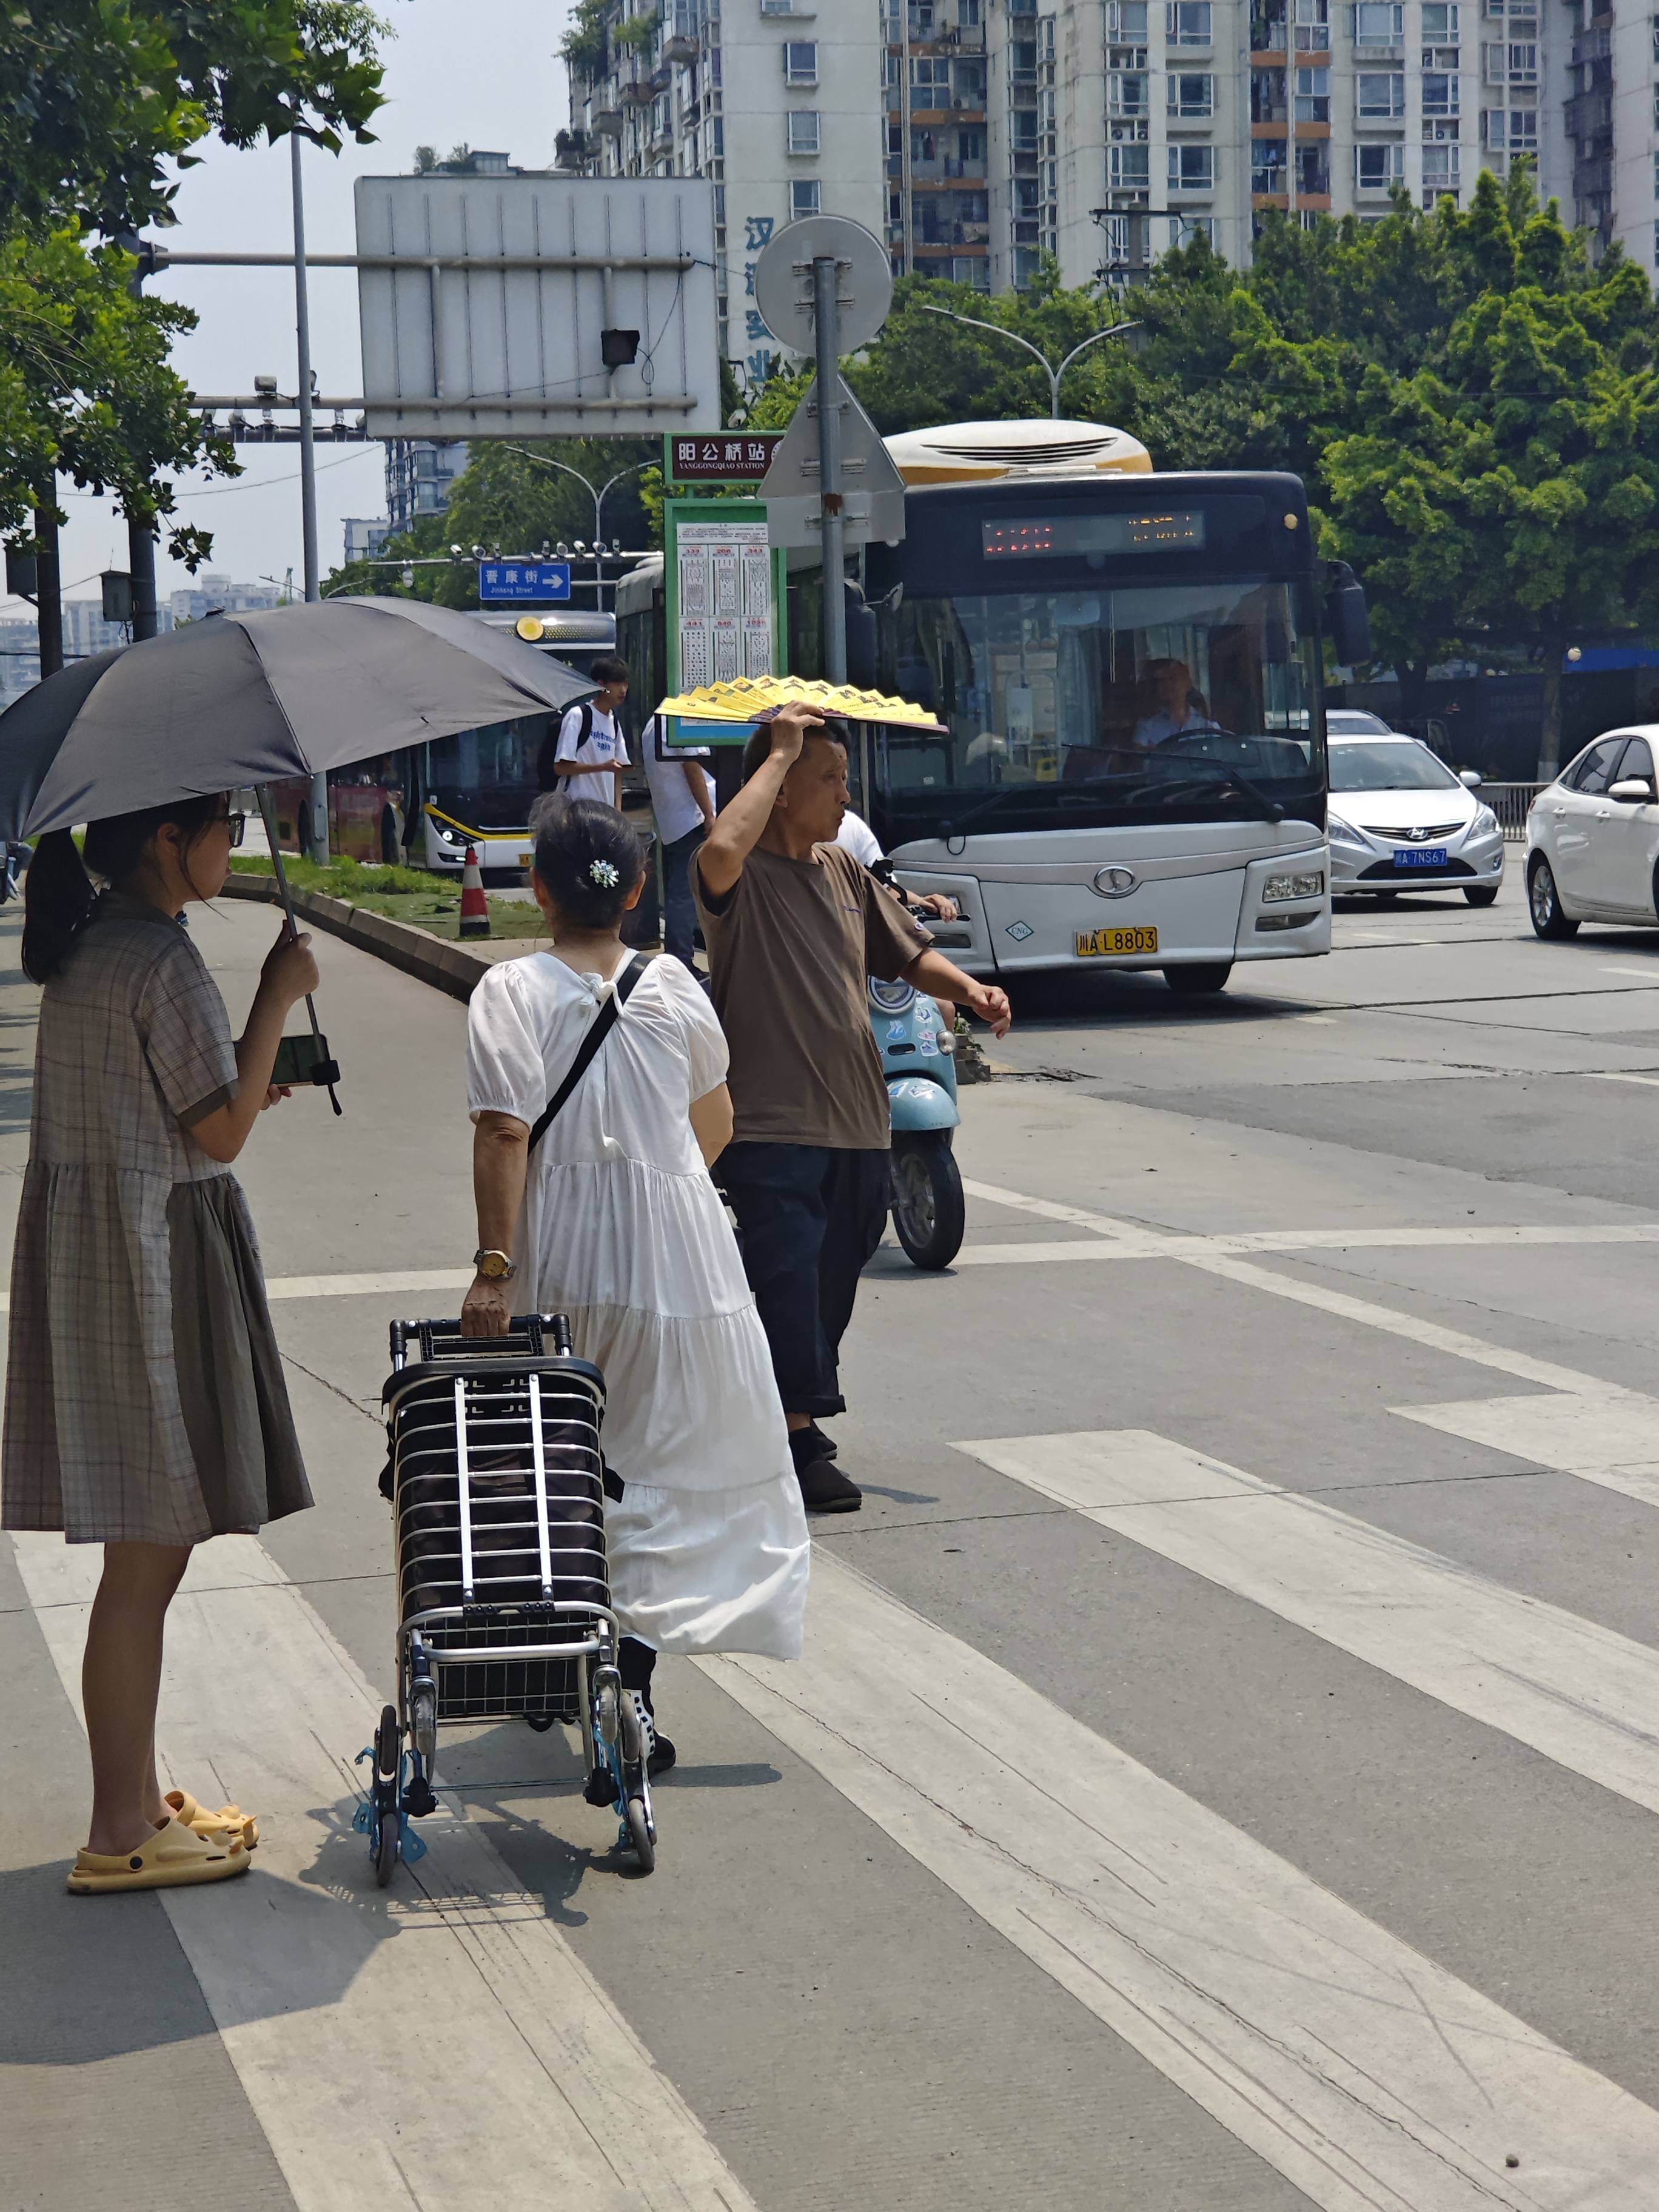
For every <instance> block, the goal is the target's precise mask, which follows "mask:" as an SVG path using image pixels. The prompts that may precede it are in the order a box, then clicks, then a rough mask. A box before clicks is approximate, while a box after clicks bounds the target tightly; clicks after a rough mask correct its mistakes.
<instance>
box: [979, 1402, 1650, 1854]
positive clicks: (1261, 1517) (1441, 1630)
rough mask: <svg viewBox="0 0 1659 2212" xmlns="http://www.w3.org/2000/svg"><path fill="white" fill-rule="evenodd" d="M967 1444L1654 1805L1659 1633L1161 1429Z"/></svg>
mask: <svg viewBox="0 0 1659 2212" xmlns="http://www.w3.org/2000/svg"><path fill="white" fill-rule="evenodd" d="M1546 1402H1547V1401H1546ZM957 1450H958V1451H962V1452H965V1453H967V1454H968V1455H969V1456H970V1457H971V1458H974V1459H976V1460H979V1461H981V1462H982V1463H983V1464H984V1465H985V1466H987V1467H989V1468H994V1469H995V1470H996V1471H997V1473H998V1474H1006V1475H1007V1476H1009V1477H1010V1478H1011V1479H1012V1480H1014V1481H1016V1482H1019V1483H1023V1484H1024V1486H1026V1488H1027V1489H1030V1490H1034V1491H1036V1492H1037V1493H1038V1495H1039V1496H1041V1497H1044V1498H1054V1499H1055V1500H1056V1501H1057V1502H1058V1503H1059V1504H1062V1505H1068V1506H1070V1507H1072V1508H1073V1510H1074V1511H1076V1512H1078V1513H1080V1514H1081V1515H1082V1516H1084V1518H1085V1519H1086V1520H1090V1521H1093V1522H1097V1524H1098V1525H1099V1526H1100V1527H1101V1528H1110V1529H1112V1530H1114V1531H1115V1533H1116V1534H1119V1535H1121V1536H1127V1538H1128V1539H1129V1540H1130V1541H1131V1542H1133V1543H1135V1544H1139V1545H1140V1546H1141V1547H1143V1548H1145V1549H1146V1550H1147V1551H1151V1552H1156V1553H1158V1555H1159V1556H1160V1557H1161V1558H1163V1559H1170V1560H1172V1561H1173V1562H1174V1563H1175V1564H1176V1565H1177V1566H1181V1567H1184V1568H1186V1569H1187V1570H1188V1571H1189V1572H1191V1573H1193V1574H1195V1575H1201V1576H1202V1577H1204V1579H1205V1580H1206V1582H1210V1583H1214V1584H1215V1585H1216V1586H1217V1588H1218V1589H1225V1590H1229V1591H1231V1593H1232V1594H1233V1595H1235V1596H1237V1597H1243V1598H1247V1599H1249V1601H1250V1602H1251V1603H1252V1604H1255V1605H1259V1606H1261V1607H1264V1608H1265V1609H1266V1610H1267V1612H1269V1613H1274V1614H1276V1615H1277V1616H1278V1618H1279V1620H1287V1621H1290V1622H1291V1623H1292V1624H1293V1625H1294V1626H1297V1627H1298V1628H1302V1629H1305V1630H1307V1631H1308V1632H1309V1633H1310V1634H1311V1635H1314V1636H1317V1637H1319V1638H1322V1641H1323V1642H1325V1643H1327V1644H1333V1645H1334V1647H1335V1648H1336V1649H1337V1650H1339V1651H1346V1652H1348V1653H1349V1654H1350V1655H1351V1656H1352V1657H1354V1658H1356V1659H1361V1660H1364V1662H1365V1663H1366V1664H1367V1665H1368V1666H1371V1667H1375V1668H1377V1669H1378V1670H1379V1671H1380V1672H1382V1673H1383V1674H1388V1675H1390V1676H1392V1677H1393V1679H1394V1680H1395V1681H1399V1682H1405V1683H1407V1684H1409V1685H1410V1686H1411V1687H1412V1688H1413V1689H1415V1690H1420V1691H1421V1692H1423V1693H1424V1695H1425V1696H1426V1697H1431V1698H1433V1699H1437V1701H1438V1702H1439V1703H1440V1704H1441V1705H1449V1706H1450V1707H1451V1709H1452V1710H1453V1711H1455V1712H1460V1713H1464V1714H1466V1715H1468V1717H1469V1718H1470V1719H1471V1720H1475V1721H1479V1722H1480V1723H1482V1724H1483V1725H1484V1726H1486V1727H1487V1728H1491V1729H1498V1730H1499V1731H1500V1732H1501V1733H1502V1734H1503V1735H1508V1736H1511V1737H1513V1738H1514V1739H1515V1741H1516V1742H1517V1743H1524V1744H1527V1745H1528V1746H1529V1747H1531V1748H1532V1749H1533V1750H1534V1751H1539V1752H1541V1753H1543V1754H1544V1756H1545V1757H1546V1758H1547V1759H1553V1760H1554V1762H1555V1763H1556V1765H1559V1766H1563V1767H1565V1768H1567V1769H1568V1770H1569V1771H1571V1772H1572V1773H1574V1774H1582V1775H1583V1777H1584V1778H1586V1780H1588V1781H1591V1782H1595V1783H1597V1784H1600V1785H1601V1788H1602V1789H1604V1790H1612V1791H1613V1792H1614V1793H1615V1794H1616V1795H1617V1796H1620V1797H1626V1798H1628V1799H1629V1800H1630V1801H1631V1802H1632V1804H1637V1805H1641V1806H1644V1807H1645V1808H1646V1809H1647V1810H1648V1811H1649V1812H1659V1734H1656V1732H1655V1719H1656V1716H1659V1650H1654V1649H1652V1647H1651V1646H1650V1645H1648V1644H1638V1643H1636V1642H1634V1641H1633V1640H1632V1638H1629V1637H1626V1636H1620V1634H1618V1633H1617V1632H1616V1631H1614V1630H1613V1629H1610V1628H1604V1627H1602V1626H1600V1625H1599V1624H1598V1623H1596V1622H1595V1621H1592V1620H1583V1618H1581V1617H1580V1615H1578V1614H1577V1613H1568V1612H1566V1611H1565V1609H1564V1608H1563V1607H1559V1606H1553V1605H1549V1604H1547V1603H1546V1602H1545V1601H1543V1600H1541V1599H1538V1598H1532V1597H1528V1596H1525V1595H1522V1594H1521V1593H1519V1592H1517V1591H1515V1590H1510V1589H1504V1586H1503V1585H1502V1584H1501V1583H1494V1582H1492V1581H1490V1580H1489V1579H1488V1578H1487V1577H1486V1576H1484V1575H1480V1574H1478V1573H1476V1572H1475V1571H1474V1570H1473V1569H1472V1568H1469V1567H1466V1566H1463V1565H1461V1564H1460V1563H1459V1562H1458V1561H1457V1560H1455V1559H1444V1558H1442V1557H1441V1555H1440V1554H1439V1553H1435V1552H1430V1551H1425V1550H1424V1549H1423V1548H1422V1547H1420V1546H1419V1545H1416V1544H1412V1543H1407V1541H1405V1539H1404V1538H1403V1537H1399V1536H1394V1535H1390V1534H1389V1533H1388V1532H1387V1531H1386V1530H1385V1529H1381V1528H1374V1527H1372V1526H1371V1524H1370V1522H1365V1521H1361V1520H1358V1519H1356V1518H1355V1517H1354V1516H1352V1514H1348V1513H1344V1512H1341V1511H1340V1510H1338V1509H1337V1508H1336V1507H1335V1506H1334V1505H1333V1504H1330V1503H1329V1501H1328V1498H1327V1497H1318V1498H1311V1497H1307V1496H1304V1495H1302V1494H1299V1493H1297V1492H1293V1491H1287V1490H1283V1489H1280V1488H1279V1487H1278V1486H1275V1485H1273V1484H1271V1483H1267V1482H1262V1481H1260V1480H1258V1479H1257V1478H1256V1477H1255V1475H1252V1474H1245V1473H1244V1472H1243V1469H1242V1468H1236V1467H1230V1466H1228V1465H1227V1463H1226V1462H1225V1461H1223V1460H1216V1459H1212V1458H1210V1457H1209V1456H1208V1455H1207V1454H1206V1453H1203V1452H1199V1451H1193V1450H1191V1449H1188V1446H1186V1445H1184V1444H1181V1443H1175V1442H1173V1441H1172V1440H1171V1439H1170V1438H1169V1437H1160V1436H1157V1435H1154V1434H1153V1433H1152V1431H1150V1430H1145V1429H1117V1430H1103V1431H1097V1432H1095V1433H1092V1434H1084V1435H1077V1436H1047V1437H1007V1438H1005V1439H1001V1440H997V1441H991V1442H986V1443H964V1444H958V1445H957Z"/></svg>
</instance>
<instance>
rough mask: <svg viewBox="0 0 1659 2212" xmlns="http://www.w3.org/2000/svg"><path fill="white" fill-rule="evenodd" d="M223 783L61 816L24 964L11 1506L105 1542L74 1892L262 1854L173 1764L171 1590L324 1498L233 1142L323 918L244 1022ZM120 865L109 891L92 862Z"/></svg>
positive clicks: (33, 881)
mask: <svg viewBox="0 0 1659 2212" xmlns="http://www.w3.org/2000/svg"><path fill="white" fill-rule="evenodd" d="M241 827H242V817H240V815H236V814H233V813H232V812H231V811H230V809H229V805H228V799H227V798H226V796H225V795H224V794H223V793H220V794H219V795H217V796H216V797H210V798H197V799H175V800H173V802H171V803H170V804H168V805H162V806H153V807H149V808H147V809H145V810H144V811H141V812H138V813H131V814H124V815H120V816H117V817H113V818H111V819H108V820H105V821H100V822H94V823H92V825H91V827H90V828H89V829H88V831H87V833H86V841H85V860H84V864H83V862H82V856H81V854H79V853H77V851H76V847H75V844H74V842H73V840H72V839H71V837H70V833H69V832H68V830H66V829H58V830H54V831H52V832H51V833H50V834H48V835H46V836H42V837H41V838H40V842H39V844H38V847H37V848H36V852H35V855H34V860H33V863H32V865H31V866H30V868H29V871H28V874H27V878H25V920H24V927H23V966H24V969H25V970H26V971H27V974H28V975H29V976H30V977H31V979H32V980H33V981H35V982H37V983H40V984H41V985H43V986H44V989H43V992H42V995H41V1001H40V1028H39V1033H38V1037H37V1042H36V1051H35V1068H34V1103H33V1120H32V1122H31V1126H30V1133H29V1161H28V1166H27V1170H25V1175H24V1182H23V1196H22V1204H21V1210H20V1212H19V1216H18V1225H17V1235H16V1242H15V1247H14V1253H13V1267H12V1285H11V1316H10V1350H9V1368H8V1375H7V1385H6V1407H5V1427H4V1439H3V1446H0V1526H3V1527H4V1528H30V1529H61V1530H62V1531H63V1532H64V1535H65V1537H66V1538H67V1539H68V1541H70V1543H72V1544H96V1543H101V1544H102V1545H103V1547H104V1568H103V1577H102V1580H101V1581H100V1584H99V1588H98V1595H97V1597H96V1600H95V1601H94V1605H93V1608H92V1618H91V1620H90V1623H89V1625H88V1632H87V1649H86V1658H85V1662H84V1667H83V1672H82V1699H83V1704H84V1708H85V1713H86V1723H87V1735H88V1742H89V1746H90V1749H91V1753H92V1776H93V1807H92V1823H91V1828H90V1831H89V1833H88V1838H87V1844H86V1847H85V1849H84V1850H82V1852H81V1853H80V1855H79V1857H77V1859H76V1863H75V1866H74V1869H73V1870H72V1871H71V1873H70V1880H69V1887H70V1889H71V1890H72V1891H74V1892H76V1893H77V1894H82V1895H84V1894H88V1893H92V1892H94V1891H98V1890H105V1889H155V1888H162V1887H173V1886H174V1885H177V1884H182V1883H189V1882H204V1881H221V1880H222V1879H224V1878H225V1877H226V1876H228V1875H236V1874H240V1873H242V1872H244V1871H246V1867H247V1864H248V1853H249V1851H250V1850H252V1848H253V1845H254V1844H255V1843H256V1842H257V1840H258V1832H257V1830H256V1828H255V1826H254V1824H253V1822H252V1820H245V1819H244V1817H243V1815H242V1814H241V1813H240V1811H239V1810H238V1808H236V1807H235V1806H234V1805H231V1806H225V1807H222V1808H220V1809H219V1810H217V1811H216V1812H208V1811H206V1810H204V1808H202V1807H201V1806H200V1805H198V1804H197V1802H196V1800H195V1799H194V1798H193V1797H191V1796H190V1795H189V1794H188V1793H187V1792H185V1791H184V1790H173V1791H171V1792H170V1793H168V1795H167V1796H163V1795H162V1794H161V1786H160V1784H159V1782H158V1780H157V1778H156V1773H155V1706H156V1699H157V1696H158V1693H159V1691H160V1687H161V1643H162V1631H163V1625H164V1622H165V1620H166V1616H167V1607H168V1605H169V1604H170V1603H171V1601H172V1599H173V1593H174V1591H175V1590H176V1589H178V1587H179V1581H180V1579H181V1577H183V1574H184V1571H185V1566H186V1565H187V1564H188V1562H189V1559H190V1554H191V1547H192V1546H193V1545H195V1544H198V1543H200V1542H202V1541H204V1540H205V1539H206V1538H208V1537H210V1536H215V1535H222V1534H229V1533H243V1534H246V1533H251V1532H252V1531H253V1530H255V1529H257V1528H260V1527H262V1526H263V1525H264V1522H267V1521H272V1520H276V1519H277V1518H278V1517H279V1516H282V1515H283V1514H286V1513H292V1512H295V1511H296V1510H298V1509H299V1508H300V1507H301V1506H305V1505H308V1504H310V1503H311V1493H310V1491H309V1488H308V1487H307V1481H306V1474H305V1468H304V1465H303V1463H302V1462H301V1456H300V1449H299V1444H298V1442H297V1440H296V1438H295V1432H294V1424H293V1419H292V1417H291V1415H290V1413H289V1403H288V1393H287V1390H286V1388H285V1386H284V1383H283V1373H282V1366H281V1362H280V1358H279V1356H278V1353H277V1350H276V1339H275V1336H274V1334H273V1333H272V1330H271V1325H270V1313H269V1311H268V1310H267V1307H266V1304H265V1295H264V1278H263V1276H262V1274H261V1272H260V1266H259V1256H258V1246H257V1244H256V1243H255V1241H254V1236H253V1226H252V1221H251V1219H250V1218H249V1215H248V1211H247V1204H246V1200H245V1199H244V1197H243V1195H242V1192H241V1189H240V1186H239V1185H238V1183H237V1182H236V1179H235V1177H234V1176H233V1175H232V1174H231V1173H230V1164H231V1162H232V1161H233V1160H234V1159H235V1158H236V1157H237V1155H238V1154H239V1153H240V1151H241V1149H242V1147H243V1146H244V1145H245V1144H246V1141H247V1139H248V1135H249V1133H250V1132H251V1131H252V1127H253V1124H254V1122H255V1121H256V1120H257V1119H258V1115H259V1114H260V1112H261V1111H262V1110H263V1109H264V1108H265V1107H266V1106H268V1105H270V1104H271V1103H273V1102H274V1101H275V1100H276V1098H277V1097H281V1096H283V1093H282V1092H281V1091H278V1090H276V1089H274V1088H273V1087H272V1085H271V1082H270V1076H271V1069H272V1066H273V1065H274V1062H275V1060H276V1048H277V1045H278V1043H279V1042H280V1040H281V1037H282V1035H283V1024H284V1023H285V1021H286V1019H287V1016H288V1012H289V1007H290V1006H293V1005H294V1003H295V1000H299V999H301V998H302V997H304V996H305V994H307V992H309V991H311V990H312V989H313V987H315V984H316V981H317V968H316V963H315V962H314V960H313V958H312V956H311V952H310V951H309V949H308V939H306V938H304V937H301V938H298V939H294V938H292V937H290V936H289V934H288V933H286V932H284V933H283V936H282V937H281V938H279V939H278V940H277V943H276V946H275V947H274V949H273V950H272V951H271V952H270V956H269V957H267V959H266V961H265V963H264V971H263V973H262V975H261V976H260V981H259V987H258V992H257V994H256V995H255V998H254V1001H253V1006H252V1012H251V1013H250V1014H249V1017H248V1022H247V1027H246V1030H244V1031H243V1034H242V1036H241V1037H240V1040H233V1039H232V1036H231V1034H230V1024H229V1021H228V1018H227V1015H226V1012H225V1006H224V1001H223V1000H222V998H221V997H220V995H219V993H218V990H217V989H216V987H215V985H214V982H213V980H212V978H211V976H210V975H209V973H208V970H207V966H206V963H204V960H203V958H202V956H201V954H200V953H199V952H198V951H197V948H196V946H195V945H193V944H192V943H191V939H190V937H189V935H188V934H187V933H186V932H185V928H184V927H183V923H182V919H181V917H182V915H183V914H184V910H185V907H186V906H187V905H189V904H190V903H191V902H192V901H195V900H206V899H210V898H213V897H214V896H216V894H217V893H218V892H219V890H221V889H222V886H223V884H224V881H225V878H226V876H227V875H228V872H229V868H230V854H231V848H232V847H233V846H234V845H235V844H237V843H238V842H240V836H241ZM95 884H102V885H103V886H104V888H103V889H102V890H101V892H100V891H99V890H97V889H96V888H95Z"/></svg>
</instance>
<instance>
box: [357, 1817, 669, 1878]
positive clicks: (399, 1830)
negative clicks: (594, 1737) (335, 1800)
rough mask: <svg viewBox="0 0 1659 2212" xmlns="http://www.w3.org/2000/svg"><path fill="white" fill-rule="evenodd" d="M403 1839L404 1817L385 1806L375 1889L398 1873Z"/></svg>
mask: <svg viewBox="0 0 1659 2212" xmlns="http://www.w3.org/2000/svg"><path fill="white" fill-rule="evenodd" d="M629 1809H630V1810H631V1809H632V1808H631V1807H630V1808H629ZM403 1839H404V1816H403V1814H401V1813H399V1812H398V1810H397V1808H395V1807H394V1806H387V1807H386V1808H385V1810H384V1811H383V1812H382V1813H381V1814H380V1848H379V1849H378V1850H376V1852H375V1854H374V1885H375V1887H376V1888H377V1889H384V1888H385V1887H386V1885H387V1884H388V1883H389V1882H390V1881H391V1880H392V1875H394V1874H396V1872H397V1871H398V1859H399V1858H400V1857H402V1852H403Z"/></svg>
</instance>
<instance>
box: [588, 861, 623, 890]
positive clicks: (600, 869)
mask: <svg viewBox="0 0 1659 2212" xmlns="http://www.w3.org/2000/svg"><path fill="white" fill-rule="evenodd" d="M587 872H588V874H589V875H590V876H592V878H593V880H594V882H595V883H596V884H598V885H599V889H600V890H605V891H614V890H616V888H617V871H616V867H615V865H614V863H613V862H611V861H610V860H594V861H593V862H592V863H591V864H590V866H589V867H588V871H587Z"/></svg>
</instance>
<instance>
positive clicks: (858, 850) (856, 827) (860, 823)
mask: <svg viewBox="0 0 1659 2212" xmlns="http://www.w3.org/2000/svg"><path fill="white" fill-rule="evenodd" d="M836 844H838V845H839V846H840V847H841V848H842V851H843V852H848V853H850V854H852V855H853V858H854V860H861V861H862V862H863V864H864V866H866V868H872V867H873V866H875V864H876V862H877V861H878V860H880V859H881V858H882V850H881V845H880V843H879V842H878V838H877V836H876V833H875V831H874V830H873V829H872V828H871V827H870V824H869V823H867V822H866V820H865V819H864V817H863V816H862V815H861V814H854V811H853V810H852V808H851V807H850V806H849V807H848V810H847V811H846V813H845V814H843V815H842V817H841V828H840V829H838V830H837V831H836Z"/></svg>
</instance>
